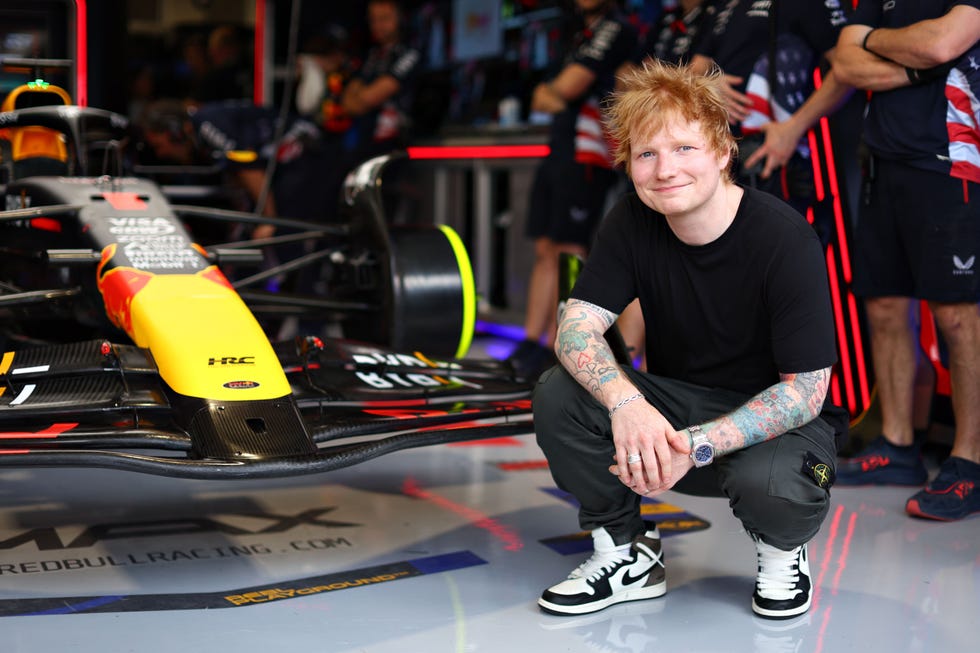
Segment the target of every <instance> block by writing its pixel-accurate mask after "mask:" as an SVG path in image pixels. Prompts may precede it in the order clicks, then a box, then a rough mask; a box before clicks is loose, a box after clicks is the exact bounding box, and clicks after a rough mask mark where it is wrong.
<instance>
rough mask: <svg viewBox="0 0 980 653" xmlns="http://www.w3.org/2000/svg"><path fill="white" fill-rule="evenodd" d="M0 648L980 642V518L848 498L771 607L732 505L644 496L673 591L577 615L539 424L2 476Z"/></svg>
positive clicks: (866, 495) (572, 558) (958, 648)
mask: <svg viewBox="0 0 980 653" xmlns="http://www.w3.org/2000/svg"><path fill="white" fill-rule="evenodd" d="M0 493H2V502H0V505H2V506H3V507H2V510H0V550H2V554H0V633H2V640H0V641H2V644H0V647H2V650H3V651H4V652H5V653H48V652H55V651H59V652H61V651H65V650H71V651H77V652H79V653H86V652H89V651H91V652H95V651H98V652H100V653H102V652H113V651H134V652H138V653H156V652H160V653H164V652H166V653H173V652H174V651H181V652H195V651H207V652H209V653H213V652H216V651H246V650H248V651H273V650H288V651H318V652H320V651H323V652H334V651H336V652H342V651H351V652H354V651H357V652H377V653H381V652H385V653H388V652H391V653H394V652H398V653H402V652H415V651H418V652H426V653H431V652H437V651H445V652H447V653H448V652H452V653H464V652H477V651H486V652H497V651H508V652H511V651H536V652H543V653H548V652H552V651H555V652H558V651H561V652H571V653H575V652H578V651H603V652H614V651H615V652H630V653H639V652H641V651H651V652H653V651H656V652H658V653H660V652H664V651H667V652H669V651H692V652H697V651H723V652H731V653H737V652H759V653H762V652H768V651H792V652H795V653H801V652H826V653H843V652H847V651H861V652H862V653H870V652H875V651H887V652H889V653H899V652H909V653H918V652H933V651H935V652H943V653H947V652H950V653H959V652H963V653H966V652H975V651H977V650H980V619H978V605H980V517H974V518H973V519H968V520H966V521H963V522H960V523H951V524H940V523H932V522H926V521H919V520H914V519H911V518H908V517H906V516H905V515H904V513H903V512H902V506H903V504H904V501H905V498H906V497H907V496H908V495H909V494H911V491H910V490H908V489H903V488H862V489H835V490H834V492H833V504H832V507H831V511H830V515H829V517H828V519H827V521H826V523H825V524H824V527H823V529H822V530H821V531H820V533H819V534H818V536H817V537H816V538H815V540H814V541H813V542H812V544H811V548H810V560H811V563H810V564H811V568H812V573H813V577H814V580H815V583H816V585H817V589H816V594H815V599H814V605H813V608H812V610H811V611H810V613H809V614H808V615H805V616H803V617H801V618H797V619H794V620H791V621H785V622H770V621H764V620H760V619H757V618H755V617H754V616H753V614H752V612H751V608H750V595H751V593H752V585H753V581H754V573H755V554H754V548H753V545H752V543H751V541H750V540H749V538H748V537H747V536H746V535H745V534H744V533H743V532H741V529H740V525H739V523H738V522H736V521H735V520H734V519H733V518H732V516H731V514H730V512H729V510H728V507H727V504H726V502H725V501H724V500H721V499H711V498H703V497H690V496H684V495H680V494H676V493H669V494H667V495H665V496H663V497H662V498H661V500H660V501H653V500H648V501H647V502H646V503H645V504H644V510H645V511H646V514H647V516H648V518H651V519H656V520H657V521H658V522H659V523H660V526H661V529H662V531H663V532H664V535H665V536H667V537H666V539H665V544H664V547H665V551H666V556H667V573H668V587H669V590H668V593H667V595H666V596H665V597H663V598H660V599H654V600H650V601H644V602H638V603H632V604H622V605H619V606H614V607H612V608H609V609H607V610H605V611H603V612H600V613H597V614H594V615H588V616H583V617H577V618H562V617H554V616H550V615H546V614H543V613H541V612H540V611H539V610H538V608H537V607H536V605H535V600H536V598H537V596H538V594H539V593H540V592H541V590H542V589H543V588H544V587H545V586H547V585H550V584H552V583H554V582H557V581H558V580H559V579H561V578H562V577H564V576H565V574H567V573H568V572H569V571H570V570H571V569H572V568H573V567H575V566H576V565H577V564H579V562H581V561H582V560H583V559H584V558H585V557H586V556H587V551H588V546H589V544H590V541H589V540H588V539H583V538H582V535H583V534H581V533H579V532H578V530H577V524H576V516H575V515H576V511H575V507H574V505H573V504H572V502H571V501H570V500H569V499H568V497H566V496H563V495H562V494H561V493H560V492H559V491H558V490H556V488H555V487H554V484H553V483H552V481H551V478H550V476H549V474H548V471H547V468H546V466H545V463H544V459H543V456H542V454H541V452H540V450H539V449H538V448H537V446H536V445H535V443H534V441H533V438H532V437H522V438H514V439H505V440H499V441H489V442H483V443H476V444H465V445H455V446H454V445H443V446H438V447H433V448H428V449H418V450H414V451H405V452H399V453H394V454H390V455H388V456H386V457H382V458H379V459H376V460H374V461H370V462H367V463H364V464H361V465H359V466H355V467H350V468H347V469H344V470H340V471H336V472H332V473H330V474H327V475H323V476H319V477H302V478H290V479H283V480H275V481H261V482H258V481H254V482H253V481H225V482H211V481H185V480H173V479H166V478H157V477H151V476H143V475H136V474H131V473H127V472H120V471H98V470H91V471H90V470H84V471H65V470H49V469H44V470H40V469H39V470H14V471H4V472H2V473H0Z"/></svg>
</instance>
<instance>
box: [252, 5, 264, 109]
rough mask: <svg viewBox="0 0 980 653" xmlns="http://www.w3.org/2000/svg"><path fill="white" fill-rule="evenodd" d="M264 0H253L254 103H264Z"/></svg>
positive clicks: (260, 104)
mask: <svg viewBox="0 0 980 653" xmlns="http://www.w3.org/2000/svg"><path fill="white" fill-rule="evenodd" d="M265 14H266V4H265V0H255V47H254V48H253V50H254V60H253V63H252V67H253V68H254V69H255V76H254V78H253V80H252V96H253V100H254V101H255V104H257V105H258V106H262V105H263V104H265V18H266V15H265Z"/></svg>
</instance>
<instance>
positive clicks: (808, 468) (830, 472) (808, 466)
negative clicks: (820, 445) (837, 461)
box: [802, 451, 837, 490]
mask: <svg viewBox="0 0 980 653" xmlns="http://www.w3.org/2000/svg"><path fill="white" fill-rule="evenodd" d="M802 471H803V473H804V474H806V475H807V476H809V477H810V478H812V479H813V480H814V482H815V483H816V484H817V485H818V486H819V487H822V488H823V489H825V490H826V489H829V488H830V486H831V485H833V484H834V481H835V480H836V479H837V474H836V473H835V472H834V468H833V467H832V466H830V465H828V464H827V463H824V462H821V461H820V459H819V458H817V457H816V456H815V455H813V454H812V453H810V452H809V451H807V452H806V454H805V455H804V456H803V470H802Z"/></svg>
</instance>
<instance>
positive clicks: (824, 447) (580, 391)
mask: <svg viewBox="0 0 980 653" xmlns="http://www.w3.org/2000/svg"><path fill="white" fill-rule="evenodd" d="M626 373H627V374H628V375H629V376H630V378H631V380H632V381H633V383H634V384H636V386H637V388H638V389H639V390H640V392H642V393H643V395H644V396H645V397H646V400H647V401H648V402H649V403H651V404H652V405H653V406H655V407H656V408H657V409H658V410H659V411H660V412H661V413H662V414H663V415H664V417H665V418H666V419H667V420H668V421H669V422H670V423H671V425H672V426H673V427H674V428H675V429H681V428H684V427H687V426H690V425H692V424H701V423H703V422H706V421H708V420H710V419H713V418H715V417H718V416H719V415H723V414H725V413H728V412H730V411H732V410H733V409H735V408H737V407H739V406H741V405H742V404H743V403H745V401H746V400H747V399H748V398H749V397H748V396H747V395H742V394H740V393H736V392H732V391H729V390H722V389H713V388H704V387H701V386H697V385H693V384H690V383H684V382H681V381H675V380H672V379H666V378H664V377H658V376H655V375H652V374H646V373H643V372H639V371H636V370H632V369H628V370H626ZM533 409H534V425H535V431H536V433H537V440H538V444H539V445H540V447H541V449H542V450H543V451H544V453H545V455H546V456H547V458H548V463H549V466H550V468H551V474H552V477H553V478H554V480H555V483H557V485H558V487H559V488H561V489H562V490H565V491H566V492H569V493H571V494H572V495H573V496H574V497H575V498H576V499H577V500H578V502H579V504H580V506H581V508H580V510H579V523H580V526H581V527H582V528H583V529H585V530H593V529H595V528H598V527H600V526H604V527H605V528H606V530H607V531H608V532H609V533H610V534H611V535H612V537H613V540H614V541H615V542H616V543H617V544H625V543H627V542H629V541H630V540H631V539H632V538H633V536H634V535H636V534H637V533H639V532H640V531H642V530H643V528H644V526H643V520H642V519H641V517H640V499H641V496H640V495H638V494H637V493H635V492H633V491H632V490H630V489H629V488H627V487H626V486H624V485H623V484H622V483H621V482H620V481H619V479H618V478H617V477H616V476H615V475H613V474H610V473H609V466H610V465H611V464H613V456H614V455H615V447H614V446H613V440H612V431H611V429H610V422H609V415H608V412H607V410H606V408H605V407H604V406H602V404H600V403H599V402H597V401H596V400H595V399H593V398H592V396H591V395H590V394H589V393H588V392H586V391H585V389H584V388H582V387H581V386H580V385H579V384H578V382H576V381H575V379H573V378H572V377H571V376H570V375H569V374H568V373H567V372H566V371H565V370H564V368H562V367H560V366H558V367H555V368H552V369H550V370H548V371H546V372H545V373H544V374H543V375H542V376H541V378H540V380H539V381H538V385H537V387H536V388H535V391H534V399H533ZM808 454H809V456H808ZM836 455H837V454H836V447H835V443H834V432H833V429H832V428H831V427H830V425H828V424H827V423H826V422H825V421H824V420H822V419H821V418H819V417H818V418H816V419H814V420H812V421H811V422H809V423H807V424H804V425H803V426H801V427H799V428H797V429H794V430H792V431H788V432H787V433H784V434H783V435H780V436H778V437H776V438H773V439H772V440H768V441H766V442H762V443H759V444H756V445H753V446H751V447H747V448H745V449H742V450H739V451H735V452H732V453H730V454H728V455H725V456H716V457H715V461H714V463H712V464H711V465H708V466H707V467H702V468H700V469H692V470H691V471H690V472H688V473H687V475H685V476H684V478H683V479H681V481H680V482H678V484H677V485H675V486H674V489H675V490H677V491H678V492H688V493H692V494H713V495H716V496H727V497H728V501H729V505H730V506H731V508H732V512H733V513H734V515H735V517H736V518H737V519H739V520H740V521H741V522H742V524H743V525H744V527H745V530H746V531H748V532H749V533H754V534H756V535H760V536H761V537H762V539H763V540H765V541H766V542H767V543H769V544H771V545H772V546H775V547H777V548H780V549H784V550H789V549H792V548H793V547H796V546H799V545H800V544H803V543H804V542H808V541H809V540H810V538H812V537H813V536H814V535H815V534H816V532H817V531H818V530H819V528H820V524H821V523H822V522H823V520H824V518H825V517H826V516H827V511H828V509H829V499H830V492H829V488H824V487H820V486H819V485H818V483H817V481H816V480H815V478H814V476H813V474H811V473H808V471H807V468H806V466H805V464H804V463H805V461H806V460H807V458H808V457H809V459H810V460H811V461H813V460H817V461H819V462H821V463H824V464H826V465H828V466H829V467H830V469H832V470H833V469H835V460H836Z"/></svg>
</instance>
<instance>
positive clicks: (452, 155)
mask: <svg viewBox="0 0 980 653" xmlns="http://www.w3.org/2000/svg"><path fill="white" fill-rule="evenodd" d="M407 150H408V158H410V159H527V158H540V157H545V156H548V153H549V152H550V151H551V148H549V147H548V146H547V145H443V146H438V145H433V146H427V145H426V146H423V145H420V146H415V147H409V148H407Z"/></svg>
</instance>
